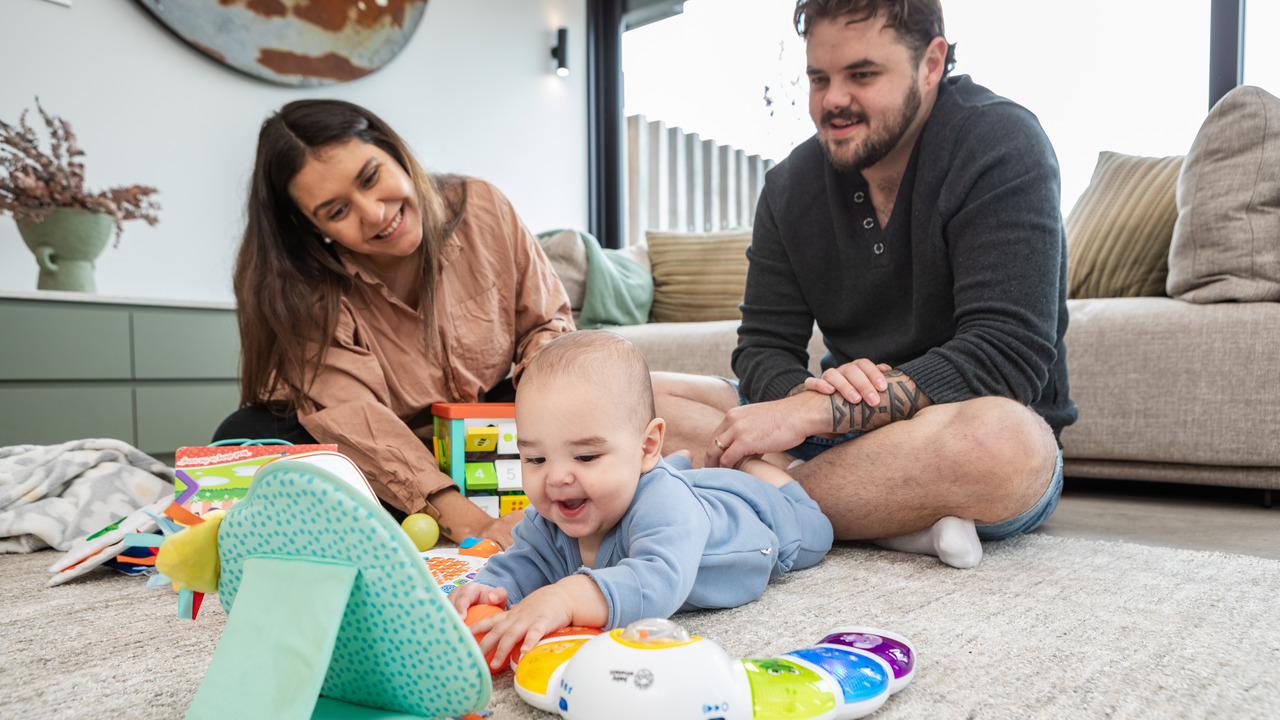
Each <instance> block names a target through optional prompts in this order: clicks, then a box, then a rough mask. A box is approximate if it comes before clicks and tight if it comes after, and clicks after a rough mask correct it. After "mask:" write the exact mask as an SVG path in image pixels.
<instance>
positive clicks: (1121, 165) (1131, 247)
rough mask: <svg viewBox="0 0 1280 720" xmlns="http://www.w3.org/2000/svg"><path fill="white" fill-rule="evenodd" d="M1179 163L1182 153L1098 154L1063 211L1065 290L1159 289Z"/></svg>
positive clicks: (1083, 294) (1132, 292)
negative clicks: (1084, 182)
mask: <svg viewBox="0 0 1280 720" xmlns="http://www.w3.org/2000/svg"><path fill="white" fill-rule="evenodd" d="M1181 167H1182V157H1181V156H1173V157H1163V158H1154V157H1135V156H1132V155H1122V154H1120V153H1115V152H1102V153H1099V154H1098V164H1097V166H1096V167H1095V168H1094V171H1093V178H1092V179H1091V180H1090V181H1089V187H1088V188H1086V189H1085V191H1084V194H1083V195H1081V196H1080V199H1079V200H1078V201H1076V204H1075V207H1074V208H1072V209H1071V214H1070V215H1068V216H1067V221H1066V230H1067V247H1068V253H1069V255H1070V262H1069V263H1068V278H1067V293H1068V296H1069V297H1072V298H1095V297H1145V296H1159V295H1164V288H1165V280H1166V278H1167V276H1168V273H1169V241H1170V239H1171V238H1172V237H1173V224H1174V222H1175V221H1176V220H1177V219H1178V210H1177V204H1176V203H1175V198H1174V195H1175V189H1176V186H1177V182H1178V170H1179V169H1180V168H1181Z"/></svg>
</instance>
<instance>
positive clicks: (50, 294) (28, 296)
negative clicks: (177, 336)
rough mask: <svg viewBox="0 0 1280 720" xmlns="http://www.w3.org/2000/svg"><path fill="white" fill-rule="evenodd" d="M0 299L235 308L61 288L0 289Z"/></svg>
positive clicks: (213, 303) (233, 307) (231, 304)
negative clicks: (68, 290)
mask: <svg viewBox="0 0 1280 720" xmlns="http://www.w3.org/2000/svg"><path fill="white" fill-rule="evenodd" d="M0 300H42V301H48V302H69V303H85V304H94V305H143V306H147V307H165V308H193V309H199V310H235V308H236V306H235V305H234V304H233V303H219V302H202V301H196V300H165V299H157V298H132V297H122V296H119V295H99V294H97V293H83V292H67V291H63V290H0Z"/></svg>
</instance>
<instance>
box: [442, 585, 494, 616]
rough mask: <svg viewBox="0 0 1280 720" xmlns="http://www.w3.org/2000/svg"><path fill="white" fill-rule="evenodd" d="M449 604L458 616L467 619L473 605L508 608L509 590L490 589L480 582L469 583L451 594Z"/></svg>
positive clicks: (455, 589) (460, 586)
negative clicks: (468, 611)
mask: <svg viewBox="0 0 1280 720" xmlns="http://www.w3.org/2000/svg"><path fill="white" fill-rule="evenodd" d="M449 602H450V604H452V605H453V609H454V610H457V611H458V614H459V615H461V616H463V617H466V616H467V610H468V609H469V608H470V607H471V606H472V605H497V606H498V607H500V608H504V607H506V606H507V590H506V588H496V587H490V586H488V585H483V584H481V583H478V582H469V583H466V584H464V585H459V586H458V587H456V588H454V589H453V592H451V593H449Z"/></svg>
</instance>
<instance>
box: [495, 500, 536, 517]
mask: <svg viewBox="0 0 1280 720" xmlns="http://www.w3.org/2000/svg"><path fill="white" fill-rule="evenodd" d="M528 504H529V496H528V495H502V496H499V498H498V515H499V516H502V515H506V514H507V513H513V512H515V511H517V510H523V509H524V508H525V506H527V505H528Z"/></svg>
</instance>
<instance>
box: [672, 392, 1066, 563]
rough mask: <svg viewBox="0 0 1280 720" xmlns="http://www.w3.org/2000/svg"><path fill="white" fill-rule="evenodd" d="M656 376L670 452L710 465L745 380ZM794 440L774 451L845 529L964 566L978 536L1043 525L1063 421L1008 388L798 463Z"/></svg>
mask: <svg viewBox="0 0 1280 720" xmlns="http://www.w3.org/2000/svg"><path fill="white" fill-rule="evenodd" d="M653 380H654V392H655V398H654V400H655V403H656V404H657V411H658V415H659V416H660V417H662V418H664V419H666V421H667V428H668V432H667V437H666V442H665V447H664V449H663V452H664V454H665V453H667V452H670V451H673V450H677V449H681V448H688V449H690V450H691V451H692V455H693V463H694V465H695V467H700V466H701V465H702V464H703V463H704V462H705V457H706V450H707V448H708V447H709V446H710V445H711V443H712V442H714V438H713V437H712V434H713V432H714V431H715V429H716V428H717V427H718V426H719V424H720V422H721V421H722V420H723V419H724V414H725V412H727V411H728V410H729V409H731V408H733V407H736V406H737V405H738V404H739V398H738V393H737V390H736V388H735V387H734V386H733V385H731V384H729V383H726V382H725V381H724V380H722V379H720V378H715V377H702V376H695V375H684V374H679V373H662V372H655V373H653ZM787 449H789V448H777V451H779V452H778V453H770V454H767V455H766V456H765V457H766V459H769V460H770V461H772V462H774V463H775V464H778V465H781V466H783V467H787V466H791V467H790V468H789V472H790V473H791V475H792V477H794V478H795V479H796V480H797V481H799V482H800V484H801V486H803V487H804V489H805V491H806V492H808V493H809V496H810V497H812V498H813V499H814V500H815V501H817V503H818V505H819V507H821V508H822V511H823V512H824V513H826V515H827V517H828V518H830V520H831V524H832V526H833V528H834V529H835V537H836V538H837V539H840V540H873V541H875V542H876V543H877V544H879V545H881V546H883V547H887V548H890V549H894V550H900V551H904V552H916V553H924V554H929V555H936V556H938V557H939V558H940V559H941V560H942V561H943V562H946V563H947V564H949V565H953V566H955V567H973V566H974V565H977V564H978V562H979V561H980V560H981V558H982V546H981V544H980V542H979V539H982V540H996V539H1000V538H1004V537H1010V536H1012V535H1016V534H1020V533H1024V532H1029V531H1031V530H1034V529H1035V528H1036V527H1039V525H1040V524H1041V523H1043V522H1044V520H1045V519H1046V518H1048V517H1049V515H1050V514H1051V513H1052V512H1053V509H1054V508H1055V507H1056V506H1057V501H1058V496H1059V494H1060V492H1061V488H1062V457H1061V453H1060V451H1059V448H1058V444H1057V441H1056V439H1055V438H1054V434H1053V431H1052V430H1051V429H1050V428H1049V426H1048V425H1047V424H1046V423H1045V422H1044V420H1043V419H1041V418H1040V416H1039V415H1037V414H1036V413H1035V411H1033V410H1031V409H1030V408H1028V407H1025V406H1023V405H1020V404H1018V403H1017V402H1014V401H1012V400H1009V399H1006V398H997V397H987V398H977V399H974V400H967V401H964V402H958V403H943V404H937V405H930V406H927V407H925V408H923V409H921V410H920V411H919V412H918V413H917V414H916V415H915V416H913V417H912V418H910V419H907V420H900V421H898V422H894V423H891V424H889V425H886V426H884V427H881V428H879V429H877V430H875V431H872V432H868V433H864V434H862V435H858V436H856V437H852V438H849V439H847V440H845V441H843V442H839V443H838V444H836V445H834V446H833V447H831V448H829V449H827V450H825V451H822V452H821V453H820V454H817V455H816V456H814V457H812V459H806V460H805V462H803V463H801V464H798V465H792V462H793V458H792V457H791V456H789V455H783V454H781V451H783V450H787ZM798 450H799V449H798Z"/></svg>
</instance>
